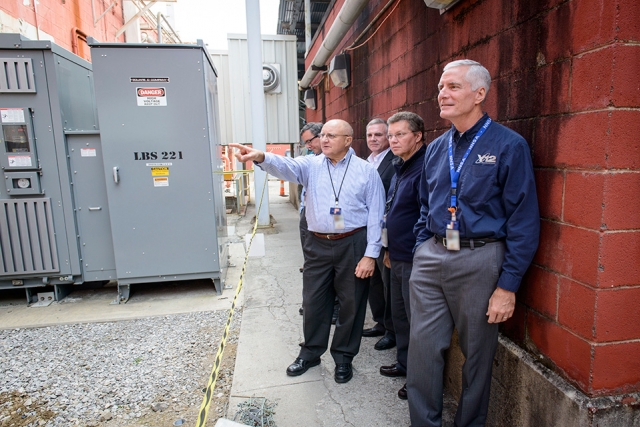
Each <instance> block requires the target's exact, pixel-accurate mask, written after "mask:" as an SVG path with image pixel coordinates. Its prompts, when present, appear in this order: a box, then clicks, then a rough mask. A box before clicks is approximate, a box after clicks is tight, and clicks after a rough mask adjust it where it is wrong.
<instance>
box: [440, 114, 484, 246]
mask: <svg viewBox="0 0 640 427" xmlns="http://www.w3.org/2000/svg"><path fill="white" fill-rule="evenodd" d="M490 124H491V118H487V121H486V122H485V123H484V125H483V126H482V128H480V130H479V131H478V133H477V134H476V136H475V138H473V140H472V141H471V144H469V148H467V152H466V153H464V156H462V159H461V160H460V164H459V165H458V168H457V169H456V168H455V167H454V163H453V131H452V132H451V135H449V174H450V176H451V207H449V209H448V211H449V212H451V221H447V222H446V224H445V234H446V235H445V237H446V241H445V246H446V247H447V249H448V250H450V251H459V250H460V222H459V221H458V220H457V218H456V211H457V210H458V194H457V192H458V179H459V178H460V171H461V170H462V166H463V165H464V162H465V161H466V160H467V157H469V154H470V153H471V150H473V147H474V146H475V145H476V142H478V139H480V137H481V136H482V135H483V134H484V132H485V131H486V130H487V128H488V127H489V125H490Z"/></svg>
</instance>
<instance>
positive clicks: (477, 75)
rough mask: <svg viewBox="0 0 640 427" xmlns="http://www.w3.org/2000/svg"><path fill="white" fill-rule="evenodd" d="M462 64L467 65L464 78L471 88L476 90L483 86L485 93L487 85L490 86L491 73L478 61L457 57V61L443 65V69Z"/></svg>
mask: <svg viewBox="0 0 640 427" xmlns="http://www.w3.org/2000/svg"><path fill="white" fill-rule="evenodd" d="M463 66H468V67H469V69H468V70H467V74H466V75H465V77H464V78H465V80H466V81H468V82H469V83H470V84H471V90H478V89H479V88H480V87H483V88H484V90H485V95H486V94H488V93H489V86H491V75H490V74H489V71H488V70H487V69H486V68H484V67H483V66H482V64H480V63H479V62H476V61H472V60H471V59H459V60H457V61H452V62H449V63H448V64H447V65H445V66H444V70H443V71H447V70H450V69H451V68H455V67H463Z"/></svg>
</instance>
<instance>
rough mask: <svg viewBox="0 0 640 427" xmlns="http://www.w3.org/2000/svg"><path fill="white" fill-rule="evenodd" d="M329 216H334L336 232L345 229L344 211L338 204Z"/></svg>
mask: <svg viewBox="0 0 640 427" xmlns="http://www.w3.org/2000/svg"><path fill="white" fill-rule="evenodd" d="M329 214H331V216H333V228H335V229H336V230H342V229H344V216H342V209H340V207H338V204H337V203H336V206H335V207H334V208H330V209H329Z"/></svg>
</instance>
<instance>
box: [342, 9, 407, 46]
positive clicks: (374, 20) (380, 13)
mask: <svg viewBox="0 0 640 427" xmlns="http://www.w3.org/2000/svg"><path fill="white" fill-rule="evenodd" d="M395 1H400V0H389V1H388V2H387V4H385V5H384V7H383V8H382V10H380V12H378V14H377V15H376V17H375V18H373V19H372V20H371V22H369V25H367V26H366V27H365V29H364V30H362V32H361V33H360V35H359V36H358V38H357V39H355V40H354V41H353V43H351V46H349V47H353V46H355V45H356V44H358V42H359V41H360V40H362V38H363V37H364V36H365V35H366V34H367V31H369V29H370V28H371V27H372V26H373V25H374V24H375V23H376V22H378V19H380V17H381V16H382V14H383V13H385V12H386V11H387V9H389V7H391V4H392V3H393V2H395Z"/></svg>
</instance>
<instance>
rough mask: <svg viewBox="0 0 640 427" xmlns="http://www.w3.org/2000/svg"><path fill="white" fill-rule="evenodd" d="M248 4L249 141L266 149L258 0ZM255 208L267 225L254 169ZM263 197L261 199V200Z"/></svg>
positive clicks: (263, 181) (263, 176)
mask: <svg viewBox="0 0 640 427" xmlns="http://www.w3.org/2000/svg"><path fill="white" fill-rule="evenodd" d="M245 2H246V7H247V49H248V50H249V92H250V103H251V128H252V129H251V140H252V142H253V148H256V149H258V150H262V151H266V150H267V140H266V137H265V127H264V89H263V88H262V37H261V35H260V1H259V0H245ZM253 175H254V185H255V189H256V208H258V207H260V215H258V218H257V219H258V226H261V227H267V226H269V225H270V218H269V189H268V188H266V189H265V187H267V185H268V183H267V173H266V172H264V171H263V170H262V169H260V168H254V174H253ZM263 199H264V200H263Z"/></svg>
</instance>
